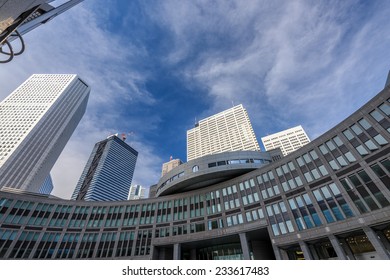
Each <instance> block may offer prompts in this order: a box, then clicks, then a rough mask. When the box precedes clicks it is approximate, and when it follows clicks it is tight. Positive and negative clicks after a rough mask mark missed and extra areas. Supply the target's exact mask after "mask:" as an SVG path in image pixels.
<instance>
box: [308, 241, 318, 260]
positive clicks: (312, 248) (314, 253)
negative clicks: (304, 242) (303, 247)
mask: <svg viewBox="0 0 390 280" xmlns="http://www.w3.org/2000/svg"><path fill="white" fill-rule="evenodd" d="M307 247H308V248H309V250H310V254H311V256H312V257H313V260H319V259H320V257H319V256H318V253H317V250H316V247H315V246H314V245H312V244H309V245H308V246H307Z"/></svg>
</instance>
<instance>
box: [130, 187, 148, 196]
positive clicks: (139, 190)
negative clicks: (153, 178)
mask: <svg viewBox="0 0 390 280" xmlns="http://www.w3.org/2000/svg"><path fill="white" fill-rule="evenodd" d="M145 190H146V189H145V188H143V187H142V186H141V185H133V186H131V188H130V192H129V200H136V199H142V198H145Z"/></svg>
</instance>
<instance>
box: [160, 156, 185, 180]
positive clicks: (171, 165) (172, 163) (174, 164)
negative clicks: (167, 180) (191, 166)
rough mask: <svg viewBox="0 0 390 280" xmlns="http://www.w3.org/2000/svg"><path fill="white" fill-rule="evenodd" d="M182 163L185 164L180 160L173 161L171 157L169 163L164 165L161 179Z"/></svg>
mask: <svg viewBox="0 0 390 280" xmlns="http://www.w3.org/2000/svg"><path fill="white" fill-rule="evenodd" d="M182 163H183V162H182V161H181V160H180V159H172V157H171V158H170V160H169V161H168V162H165V163H163V166H162V170H161V177H162V176H164V175H165V174H167V173H168V172H169V171H171V170H172V169H173V168H175V167H177V166H179V165H180V164H182Z"/></svg>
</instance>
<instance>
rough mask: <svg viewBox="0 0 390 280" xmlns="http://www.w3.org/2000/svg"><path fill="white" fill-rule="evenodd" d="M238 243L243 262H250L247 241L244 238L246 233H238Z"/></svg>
mask: <svg viewBox="0 0 390 280" xmlns="http://www.w3.org/2000/svg"><path fill="white" fill-rule="evenodd" d="M239 236H240V243H241V249H242V256H243V258H244V260H250V259H251V257H250V253H249V246H248V239H247V238H246V233H240V234H239Z"/></svg>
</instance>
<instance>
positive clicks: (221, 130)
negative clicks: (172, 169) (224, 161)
mask: <svg viewBox="0 0 390 280" xmlns="http://www.w3.org/2000/svg"><path fill="white" fill-rule="evenodd" d="M240 150H243V151H259V150H260V147H259V143H258V142H257V139H256V136H255V133H254V131H253V128H252V125H251V122H250V120H249V117H248V113H247V111H246V110H245V108H244V107H243V106H242V105H241V104H240V105H237V106H234V107H232V108H230V109H228V110H225V111H223V112H220V113H218V114H215V115H213V116H211V117H208V118H205V119H203V120H201V121H199V122H198V123H197V124H196V125H195V127H194V128H192V129H190V130H187V161H189V160H192V159H195V158H198V157H202V156H205V155H210V154H217V153H222V152H228V151H240Z"/></svg>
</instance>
